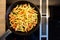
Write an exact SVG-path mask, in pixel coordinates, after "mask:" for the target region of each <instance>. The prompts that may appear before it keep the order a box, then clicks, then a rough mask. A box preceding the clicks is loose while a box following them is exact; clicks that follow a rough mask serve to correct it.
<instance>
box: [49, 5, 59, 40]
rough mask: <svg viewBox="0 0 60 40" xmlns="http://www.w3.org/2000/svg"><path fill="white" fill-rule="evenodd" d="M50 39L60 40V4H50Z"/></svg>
mask: <svg viewBox="0 0 60 40" xmlns="http://www.w3.org/2000/svg"><path fill="white" fill-rule="evenodd" d="M49 9H50V15H51V17H50V18H49V40H60V6H50V7H49Z"/></svg>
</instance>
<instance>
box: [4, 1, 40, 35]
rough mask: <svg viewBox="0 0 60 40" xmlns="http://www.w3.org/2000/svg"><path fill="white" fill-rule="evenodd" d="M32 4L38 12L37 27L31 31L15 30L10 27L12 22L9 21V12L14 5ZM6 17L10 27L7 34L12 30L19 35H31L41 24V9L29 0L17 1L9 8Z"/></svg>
mask: <svg viewBox="0 0 60 40" xmlns="http://www.w3.org/2000/svg"><path fill="white" fill-rule="evenodd" d="M28 3H29V4H30V5H31V7H35V10H36V11H37V12H38V23H37V25H36V27H34V28H33V29H32V30H31V31H29V32H20V31H14V29H13V28H11V27H10V22H9V14H10V12H11V11H12V9H13V8H14V7H16V6H17V5H20V4H28ZM5 19H6V24H7V27H8V28H9V30H7V32H6V34H7V35H8V34H10V33H11V32H13V33H15V34H18V35H30V34H31V33H33V32H34V31H35V30H36V29H37V28H38V27H39V25H40V19H41V16H40V12H39V9H38V8H37V7H36V6H35V5H34V4H33V3H31V2H28V1H17V2H15V3H13V4H12V5H11V6H10V7H9V8H8V10H7V13H6V15H5ZM6 34H5V35H6Z"/></svg>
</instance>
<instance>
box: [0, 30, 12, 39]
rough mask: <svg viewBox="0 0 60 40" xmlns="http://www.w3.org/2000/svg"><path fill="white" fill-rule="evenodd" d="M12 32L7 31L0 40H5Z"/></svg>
mask: <svg viewBox="0 0 60 40" xmlns="http://www.w3.org/2000/svg"><path fill="white" fill-rule="evenodd" d="M11 33H12V32H11V31H10V29H8V30H7V31H6V32H5V33H4V34H3V35H2V36H1V37H0V40H4V38H6V37H7V36H8V35H9V34H11Z"/></svg>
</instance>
